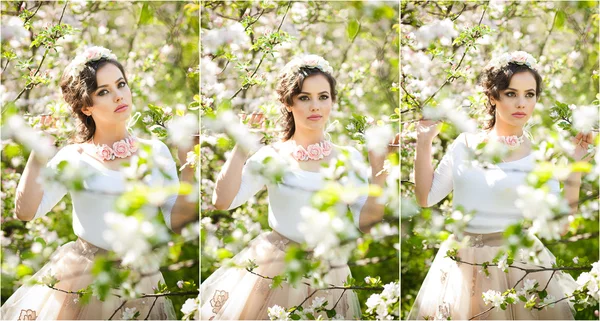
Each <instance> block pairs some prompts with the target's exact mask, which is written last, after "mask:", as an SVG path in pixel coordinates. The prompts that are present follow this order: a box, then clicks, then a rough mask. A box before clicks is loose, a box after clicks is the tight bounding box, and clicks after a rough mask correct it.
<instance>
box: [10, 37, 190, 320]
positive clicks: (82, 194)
mask: <svg viewBox="0 0 600 321" xmlns="http://www.w3.org/2000/svg"><path fill="white" fill-rule="evenodd" d="M61 90H62V93H63V97H64V99H65V101H66V102H67V103H68V104H69V106H70V107H71V110H72V113H73V115H74V116H76V119H77V120H79V122H80V124H79V128H78V131H77V133H76V134H77V135H78V136H77V137H75V139H73V142H74V143H72V144H69V145H66V146H64V147H63V148H62V149H60V150H59V151H58V153H57V154H56V155H55V156H54V157H53V158H52V159H51V160H50V161H49V162H48V163H47V165H46V160H44V159H41V157H40V156H39V155H37V154H36V153H35V151H32V152H31V154H30V156H29V160H28V161H27V165H26V166H25V169H24V171H23V175H22V176H21V179H20V181H19V184H18V186H17V192H16V201H15V211H16V215H17V217H18V218H19V219H21V220H24V221H29V220H32V219H35V218H39V217H41V216H43V215H45V214H46V213H48V212H49V211H50V210H51V209H52V208H53V207H54V206H55V205H56V204H57V203H58V202H59V201H60V200H61V199H62V197H63V196H64V195H65V194H67V192H69V193H70V194H71V199H72V202H73V230H74V232H75V234H76V235H77V236H78V237H79V238H78V239H77V241H75V242H69V243H67V244H64V245H62V246H61V247H59V248H58V249H57V250H56V252H55V253H54V254H53V255H52V257H51V259H50V262H49V263H47V264H46V265H45V266H44V267H42V269H41V270H40V271H38V272H37V273H36V274H35V275H34V276H33V278H34V279H36V280H40V279H43V278H44V277H46V276H52V275H53V276H54V277H55V278H56V279H57V280H58V282H57V283H56V284H55V285H54V288H55V289H52V288H50V287H48V286H46V285H33V286H27V285H24V286H22V287H21V288H19V289H18V290H17V291H16V292H15V293H13V295H12V296H11V297H10V298H9V299H8V300H7V301H6V302H5V303H4V305H3V306H2V308H1V312H2V313H1V314H2V319H4V320H17V319H20V320H25V319H38V320H57V319H71V320H73V319H104V320H106V319H108V318H111V317H116V318H119V319H120V318H122V317H131V316H133V315H134V314H135V313H138V312H139V315H140V316H142V317H146V316H149V317H150V318H151V319H163V320H164V319H173V318H174V317H175V312H174V310H173V306H172V304H171V302H170V301H169V300H168V299H165V298H164V297H160V298H158V299H157V300H156V302H155V304H152V303H153V302H154V299H153V298H140V299H130V300H123V299H122V298H119V297H117V296H114V295H112V294H109V295H108V297H107V299H106V300H105V301H100V300H99V299H98V298H97V297H96V295H94V296H92V297H91V299H90V300H89V302H88V303H87V304H81V303H80V302H79V299H80V297H79V296H78V295H77V293H76V291H78V290H82V289H84V288H86V287H87V286H88V285H90V284H91V283H92V281H93V280H94V276H93V275H92V274H91V269H92V267H93V266H94V259H95V257H96V256H98V255H103V254H106V253H107V251H108V250H111V249H112V248H113V245H114V244H116V243H119V239H118V237H119V235H117V236H116V238H115V237H114V236H113V240H112V242H109V241H108V239H107V238H106V235H107V232H108V234H110V232H109V230H110V228H109V224H108V223H107V215H108V214H109V212H114V211H115V200H116V199H117V198H118V197H119V196H120V195H121V194H123V193H124V192H125V187H126V184H125V174H124V173H123V172H121V171H119V169H120V168H121V167H122V166H123V165H124V163H126V162H129V161H131V160H132V158H134V157H137V155H138V153H139V151H140V150H141V149H142V148H143V147H144V146H148V147H149V148H147V149H146V148H145V147H144V149H146V150H147V151H149V156H148V157H147V159H148V160H149V162H148V165H149V168H150V171H151V174H150V175H149V180H148V181H147V183H148V184H149V185H150V186H169V185H174V186H178V185H179V180H178V177H177V167H176V164H175V161H174V160H173V158H172V156H171V153H170V151H169V149H168V147H167V146H166V145H165V144H164V143H162V142H161V141H158V140H145V139H141V138H137V137H135V136H134V135H133V134H131V133H129V132H128V130H127V127H126V126H127V122H128V120H129V118H130V115H131V110H132V108H133V101H132V95H131V90H130V88H129V83H128V81H127V76H126V75H125V70H124V69H123V66H122V65H121V64H120V63H119V62H118V61H117V58H116V56H115V55H114V54H112V53H111V51H110V50H108V49H106V48H102V47H91V48H88V49H86V50H85V51H84V52H82V53H81V54H79V55H78V56H77V57H76V58H75V59H74V60H73V61H72V62H71V64H70V65H69V66H68V67H67V69H66V70H65V73H64V75H63V77H62V79H61ZM179 154H180V157H184V156H182V155H185V153H183V151H180V153H179ZM180 159H181V158H180ZM64 162H66V163H67V164H68V165H67V166H73V168H78V169H79V170H80V171H81V173H87V174H86V175H85V176H83V177H84V178H83V182H82V186H83V188H82V189H72V188H71V186H65V185H61V184H51V185H46V184H40V183H39V182H40V179H41V177H40V174H41V173H42V171H47V170H49V171H51V172H55V173H54V175H57V176H60V175H61V173H62V172H61V171H62V168H63V166H64V164H61V163H64ZM152 163H154V164H157V165H158V164H165V165H164V166H163V167H162V168H159V167H160V166H153V165H152ZM44 167H46V169H44ZM71 170H72V168H71ZM161 172H164V173H167V175H163V174H162V173H161ZM182 180H183V181H186V182H188V183H192V182H193V172H191V170H189V169H188V170H187V171H185V170H184V172H182ZM160 207H161V209H162V213H163V216H164V220H165V222H166V224H167V226H168V227H169V228H171V229H173V230H176V231H179V230H180V229H181V227H182V225H183V223H184V222H183V221H182V220H183V218H184V217H189V216H193V213H190V211H194V206H193V204H191V203H189V202H187V201H186V200H185V197H181V198H177V195H176V194H175V195H170V196H169V197H168V198H167V199H166V200H165V202H164V204H163V205H161V206H160ZM157 212H158V209H157V208H153V207H149V206H147V208H145V209H144V214H146V215H147V217H153V216H155V215H156V214H157ZM190 214H191V215H190ZM119 268H121V267H119ZM144 273H147V275H148V276H142V277H141V280H140V281H139V283H138V284H137V286H136V290H139V291H140V292H142V293H145V294H153V293H154V290H153V289H152V287H153V286H154V287H155V286H156V284H157V283H158V282H159V281H161V282H163V283H164V280H163V277H162V275H161V274H160V272H159V271H158V270H157V269H155V270H152V271H144ZM69 291H73V292H75V293H68V292H69Z"/></svg>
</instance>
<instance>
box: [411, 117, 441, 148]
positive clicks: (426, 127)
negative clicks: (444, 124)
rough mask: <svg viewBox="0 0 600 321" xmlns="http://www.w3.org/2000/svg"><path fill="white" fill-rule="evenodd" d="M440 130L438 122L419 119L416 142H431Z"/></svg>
mask: <svg viewBox="0 0 600 321" xmlns="http://www.w3.org/2000/svg"><path fill="white" fill-rule="evenodd" d="M440 130H441V126H440V122H439V121H433V120H429V119H421V120H419V123H418V124H417V141H421V142H423V141H424V142H432V141H433V139H434V138H435V136H437V135H438V134H439V133H440Z"/></svg>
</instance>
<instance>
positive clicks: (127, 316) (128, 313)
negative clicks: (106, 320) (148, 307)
mask: <svg viewBox="0 0 600 321" xmlns="http://www.w3.org/2000/svg"><path fill="white" fill-rule="evenodd" d="M135 310H136V308H125V311H123V314H122V315H121V320H133V316H134V315H135Z"/></svg>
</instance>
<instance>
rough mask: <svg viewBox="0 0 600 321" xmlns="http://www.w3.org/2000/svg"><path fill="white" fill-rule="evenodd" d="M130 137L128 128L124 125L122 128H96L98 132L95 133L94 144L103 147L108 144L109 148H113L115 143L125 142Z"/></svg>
mask: <svg viewBox="0 0 600 321" xmlns="http://www.w3.org/2000/svg"><path fill="white" fill-rule="evenodd" d="M128 136H129V132H127V128H126V127H125V126H123V125H121V126H110V127H106V126H102V127H96V131H95V132H94V136H93V140H94V144H98V145H103V144H106V145H108V146H112V144H113V143H114V142H118V141H120V140H123V139H125V138H127V137H128Z"/></svg>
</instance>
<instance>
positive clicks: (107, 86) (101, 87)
mask: <svg viewBox="0 0 600 321" xmlns="http://www.w3.org/2000/svg"><path fill="white" fill-rule="evenodd" d="M121 80H125V79H123V77H121V78H119V79H117V81H115V84H116V83H118V82H119V81H121ZM102 87H108V85H102V86H98V88H102Z"/></svg>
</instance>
